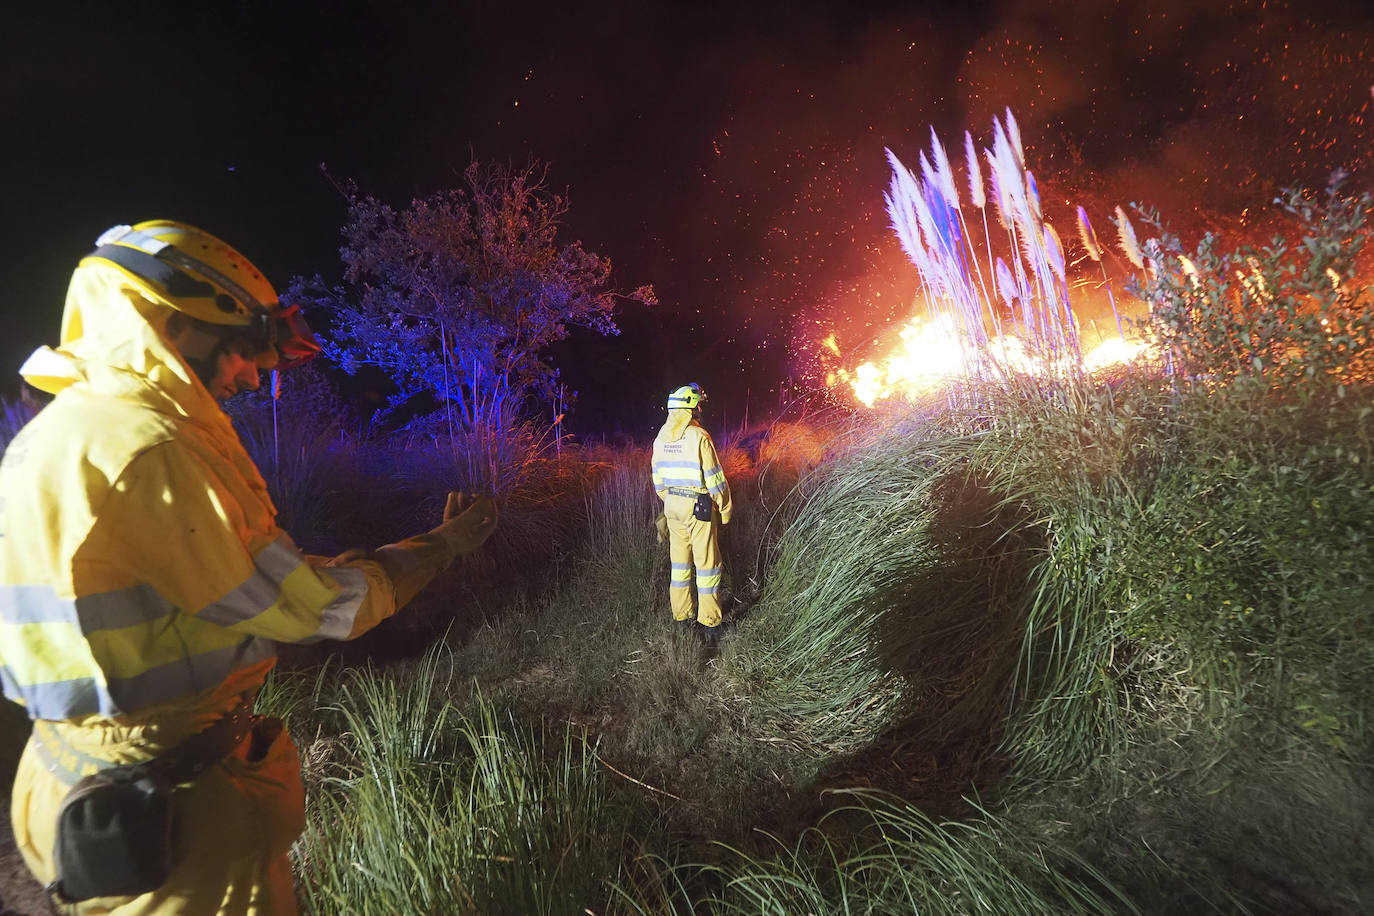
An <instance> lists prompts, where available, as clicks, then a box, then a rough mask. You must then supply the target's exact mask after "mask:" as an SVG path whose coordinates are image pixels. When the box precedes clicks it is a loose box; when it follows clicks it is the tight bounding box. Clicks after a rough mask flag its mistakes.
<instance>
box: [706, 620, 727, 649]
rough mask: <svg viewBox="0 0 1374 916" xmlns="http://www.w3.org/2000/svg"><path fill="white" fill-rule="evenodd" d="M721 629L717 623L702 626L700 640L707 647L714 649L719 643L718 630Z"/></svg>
mask: <svg viewBox="0 0 1374 916" xmlns="http://www.w3.org/2000/svg"><path fill="white" fill-rule="evenodd" d="M721 629H723V628H722V627H721V626H720V625H719V624H717V625H716V626H714V627H707V626H703V627H702V628H701V641H702V642H703V643H705V644H706V646H707V648H710V649H714V648H715V647H716V646H718V645H720V631H721Z"/></svg>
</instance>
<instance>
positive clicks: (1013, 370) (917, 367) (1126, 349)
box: [822, 317, 1144, 407]
mask: <svg viewBox="0 0 1374 916" xmlns="http://www.w3.org/2000/svg"><path fill="white" fill-rule="evenodd" d="M898 338H899V342H898V343H897V344H896V345H894V346H893V347H892V349H891V350H890V352H888V353H887V355H885V356H882V357H879V358H878V359H875V360H871V361H869V362H865V363H861V364H860V365H858V366H856V367H855V368H854V369H852V370H850V369H845V368H840V369H836V370H834V371H832V372H831V373H829V374H828V375H827V377H826V384H827V385H828V386H829V387H831V388H832V389H839V390H844V389H846V388H847V389H848V390H849V392H850V393H851V394H852V395H853V397H854V399H855V400H857V401H858V402H859V403H860V404H862V405H864V406H865V407H872V406H873V405H874V404H876V403H878V402H879V401H887V400H898V399H908V400H911V399H915V398H919V397H921V396H925V395H929V394H932V393H934V392H937V391H940V390H941V389H943V388H945V387H947V386H948V385H949V384H950V383H951V382H952V381H955V380H959V379H965V378H976V377H980V376H982V377H989V376H991V377H1007V376H1011V375H1046V374H1050V373H1051V372H1053V371H1056V370H1060V369H1062V368H1063V367H1062V366H1050V365H1046V364H1045V362H1044V360H1043V359H1039V358H1037V357H1035V356H1033V355H1032V354H1031V352H1030V351H1029V350H1028V349H1027V348H1026V346H1025V344H1024V342H1023V341H1022V340H1021V339H1020V338H1019V337H1015V336H1011V335H1004V336H1001V337H994V338H992V339H991V340H989V341H987V342H986V343H984V344H982V345H981V346H977V347H975V346H973V345H971V344H970V343H969V342H968V341H965V340H961V339H960V336H959V333H958V331H957V330H956V328H955V324H954V321H953V320H952V319H950V318H945V317H941V318H936V319H933V320H932V319H927V318H920V317H918V318H913V319H911V320H910V321H908V322H907V324H906V325H905V326H903V327H902V328H901V330H900V331H899V332H898ZM822 346H824V347H825V349H826V350H827V351H829V352H831V353H834V354H839V352H840V348H839V344H838V341H837V340H836V338H835V335H834V334H831V335H829V336H828V337H827V338H826V339H825V340H824V341H822ZM1143 351H1144V344H1143V343H1140V342H1139V341H1130V340H1122V339H1120V338H1116V337H1112V338H1108V339H1106V340H1104V341H1102V342H1101V343H1099V344H1097V345H1095V346H1094V347H1093V348H1092V349H1091V350H1090V351H1088V352H1087V353H1085V354H1083V357H1082V367H1083V369H1084V370H1085V371H1087V372H1096V371H1098V370H1101V369H1104V368H1106V367H1109V366H1116V365H1124V364H1126V363H1129V362H1131V361H1132V360H1134V359H1136V358H1137V357H1138V356H1139V355H1140V354H1141V353H1142V352H1143Z"/></svg>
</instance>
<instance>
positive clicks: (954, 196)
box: [930, 126, 959, 210]
mask: <svg viewBox="0 0 1374 916" xmlns="http://www.w3.org/2000/svg"><path fill="white" fill-rule="evenodd" d="M930 155H931V158H932V159H934V160H935V175H936V177H937V178H938V179H939V188H940V193H941V194H943V195H944V198H945V200H946V201H948V202H949V205H950V206H951V207H953V208H954V209H955V210H958V209H959V189H958V188H957V187H955V185H954V170H953V169H951V168H950V167H949V156H948V155H946V154H945V147H944V144H942V143H941V142H940V138H939V136H938V135H937V134H936V133H935V128H934V127H933V126H932V127H931V128H930Z"/></svg>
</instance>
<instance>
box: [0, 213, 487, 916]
mask: <svg viewBox="0 0 1374 916" xmlns="http://www.w3.org/2000/svg"><path fill="white" fill-rule="evenodd" d="M96 245H97V248H96V250H95V251H94V252H92V253H91V254H89V255H88V256H86V257H85V258H84V259H82V261H81V263H80V265H79V266H78V267H77V269H76V271H75V273H74V274H73V275H72V281H71V286H70V288H69V290H68V293H67V302H66V309H65V312H64V314H63V319H62V333H61V343H60V346H59V347H58V348H57V349H49V348H47V347H44V348H41V349H40V350H38V351H37V352H36V353H34V355H33V356H31V357H30V358H29V360H28V361H27V362H26V363H25V365H24V367H23V369H21V373H22V374H23V375H24V377H25V378H26V379H27V380H28V381H29V383H30V384H32V385H34V386H35V387H38V388H41V389H43V390H45V391H48V392H51V393H54V394H55V395H56V397H55V398H54V400H53V401H52V403H51V404H49V405H48V406H47V407H46V408H44V409H43V411H42V412H40V413H39V415H38V416H37V417H36V418H35V419H34V420H33V421H32V422H31V423H29V424H28V426H26V427H25V428H24V429H23V430H21V431H20V433H19V434H18V436H16V437H15V439H14V441H13V442H12V443H11V444H10V446H9V448H8V449H7V450H6V452H5V456H4V461H3V465H0V686H3V688H4V693H5V695H6V696H7V697H9V698H10V699H11V700H13V701H15V702H17V703H20V704H21V705H23V706H24V707H25V708H26V711H27V712H28V715H29V717H30V718H31V719H33V721H34V728H33V735H32V737H31V738H30V740H29V742H28V744H27V745H26V747H25V749H24V754H23V757H22V759H21V760H20V763H19V769H18V772H17V774H16V776H15V782H14V791H13V798H12V800H11V819H12V823H13V827H14V837H15V841H16V844H17V846H18V848H19V850H20V852H21V854H22V855H23V857H24V861H25V863H26V864H27V865H28V867H29V869H30V870H31V871H32V872H33V873H34V875H35V876H36V877H37V878H38V879H39V880H40V881H41V882H43V883H44V884H45V885H48V887H49V890H50V891H51V892H52V893H53V894H54V899H55V900H56V901H57V902H59V903H61V904H63V906H64V912H78V913H90V914H94V913H102V914H103V913H110V914H119V916H133V914H142V916H147V914H173V913H190V914H208V913H222V914H249V913H254V914H278V913H294V912H295V910H296V903H295V896H294V892H293V889H292V880H291V869H290V864H289V862H288V860H287V857H286V854H287V850H288V849H289V848H290V846H291V844H292V842H293V841H294V840H295V838H296V837H297V835H298V834H299V833H300V831H301V829H302V828H303V826H304V822H305V808H304V793H303V789H302V785H301V775H300V762H299V759H298V757H297V754H296V749H295V746H294V745H293V744H292V742H291V739H290V737H289V736H288V735H287V734H286V732H285V729H284V727H283V724H282V723H281V721H280V720H276V719H268V718H262V717H258V716H255V715H253V712H252V698H253V696H254V695H255V694H256V691H257V689H258V688H259V687H260V686H261V685H262V683H263V680H264V678H266V676H267V673H268V671H269V670H270V669H271V668H272V666H273V665H274V664H275V662H276V650H275V645H274V643H275V642H309V641H313V640H320V639H350V638H353V637H356V636H358V635H360V634H362V633H364V632H366V631H367V630H369V629H371V628H372V627H374V626H376V625H377V624H378V623H380V622H381V621H382V620H384V619H385V618H387V617H389V616H391V615H392V614H393V613H395V612H396V610H397V609H398V608H399V607H401V606H402V605H404V604H405V603H406V602H408V601H409V600H410V599H411V598H413V597H414V596H415V594H416V593H417V592H419V591H420V590H421V589H422V588H424V586H425V585H426V584H428V583H429V581H430V580H431V579H433V577H434V576H435V575H437V574H438V573H439V572H441V571H442V570H443V569H444V568H445V567H447V566H448V565H449V564H450V563H451V562H452V561H453V559H454V558H455V557H456V556H457V555H458V554H460V553H466V552H469V551H472V550H476V549H477V548H478V547H479V546H480V545H481V544H482V543H483V542H484V541H485V540H486V539H487V537H488V536H489V535H490V534H491V532H492V530H493V529H494V528H495V526H496V517H497V512H496V507H495V505H494V504H493V503H492V501H491V500H490V499H487V498H485V497H475V496H460V495H458V494H452V493H451V494H449V502H448V506H447V508H446V509H445V512H444V521H443V523H442V524H441V525H440V526H439V527H437V528H435V529H434V530H432V531H430V532H428V533H427V534H422V535H419V536H417V537H414V538H409V539H407V540H405V541H402V542H400V543H398V544H391V545H388V546H386V547H382V548H379V549H378V550H376V551H374V552H371V553H366V552H364V551H349V553H347V554H345V555H343V556H341V557H338V558H335V559H334V560H327V559H324V558H320V557H307V556H304V555H302V553H301V552H300V550H299V549H297V547H296V545H295V544H294V543H293V542H292V540H291V538H290V537H289V536H288V535H287V534H286V532H284V531H282V530H281V529H280V528H278V527H277V525H276V521H275V516H276V510H275V507H274V506H273V505H272V501H271V499H270V498H269V496H268V493H267V486H266V484H265V483H264V481H263V478H262V475H261V474H260V473H259V471H258V469H257V467H255V466H254V464H253V462H252V460H251V459H250V458H249V457H248V454H247V452H245V451H244V448H243V445H242V443H241V442H240V441H239V438H238V435H237V434H236V433H235V431H234V429H233V427H232V425H231V424H230V421H229V418H228V416H227V415H226V414H225V413H224V412H223V411H222V410H221V409H220V406H219V404H218V403H217V402H218V401H219V400H223V399H224V398H226V397H229V396H231V395H233V394H235V393H237V392H238V391H240V390H243V389H254V388H257V387H258V373H259V370H260V369H268V368H287V367H289V366H291V365H294V364H296V363H298V362H301V361H304V360H305V359H308V358H309V357H311V356H313V355H314V354H315V353H317V352H318V350H319V345H318V344H317V343H316V342H315V339H314V337H313V336H312V335H311V333H310V330H309V328H307V327H306V326H305V323H304V321H303V320H302V319H301V317H300V315H299V313H298V312H297V311H296V310H295V309H294V308H283V307H282V306H281V305H280V304H279V303H278V301H277V296H276V293H275V292H274V291H273V289H272V287H271V285H270V284H269V283H268V282H267V280H265V279H264V278H263V276H262V275H261V274H260V273H259V272H258V270H257V269H256V268H254V267H253V265H252V264H251V263H250V262H249V261H247V260H246V259H245V258H244V257H243V256H242V255H241V254H239V253H238V252H237V251H235V250H234V249H233V248H230V247H229V246H228V245H226V244H225V243H223V242H222V241H220V240H219V239H217V238H215V237H214V236H212V235H210V234H208V233H206V232H202V231H201V230H198V229H195V228H193V227H190V226H186V225H184V224H181V223H174V222H167V221H155V222H148V223H140V224H138V225H137V226H132V227H130V226H117V227H115V228H114V229H111V230H110V231H108V232H106V233H105V234H104V235H102V236H101V238H100V239H99V240H98V241H97V243H96ZM74 787H75V790H73V789H74Z"/></svg>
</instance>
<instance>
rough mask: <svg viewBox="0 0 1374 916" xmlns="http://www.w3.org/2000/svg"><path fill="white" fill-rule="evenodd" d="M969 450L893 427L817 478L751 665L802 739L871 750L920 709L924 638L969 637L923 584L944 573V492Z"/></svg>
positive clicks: (772, 591)
mask: <svg viewBox="0 0 1374 916" xmlns="http://www.w3.org/2000/svg"><path fill="white" fill-rule="evenodd" d="M962 445H963V443H962V442H961V440H959V439H958V438H947V439H937V438H935V437H933V436H931V435H930V433H929V431H928V430H917V431H913V432H910V433H908V434H907V435H906V437H904V438H897V435H896V433H895V432H893V431H891V430H888V431H886V433H885V434H883V435H879V436H876V437H875V438H874V440H873V441H871V442H869V443H868V444H866V445H861V446H859V445H856V446H854V448H853V450H852V451H851V452H850V453H849V454H848V455H846V457H845V458H844V459H843V460H839V461H836V462H834V463H833V464H832V465H831V466H830V467H828V468H826V469H823V470H820V471H817V472H816V474H815V476H813V477H812V478H811V479H810V480H809V481H808V491H809V498H808V499H807V500H806V502H805V504H804V505H803V506H802V507H801V508H800V510H799V512H798V515H797V517H796V520H795V521H794V522H793V523H792V524H791V525H790V526H789V527H788V529H787V531H786V532H785V533H784V534H783V535H782V537H781V539H780V541H779V544H778V555H777V559H776V560H775V562H774V563H773V564H772V567H771V569H770V572H769V579H768V583H767V586H766V588H765V589H764V592H763V595H762V597H761V599H760V614H759V616H760V620H759V621H758V623H757V624H756V625H755V626H754V627H753V628H752V629H753V630H754V635H755V636H756V638H757V639H758V640H759V645H758V646H757V648H753V649H751V651H750V657H749V658H745V659H742V660H741V664H742V665H743V666H744V667H745V668H746V669H756V670H754V671H752V672H751V673H750V675H749V676H750V677H759V678H762V679H763V680H764V682H766V683H769V684H770V685H771V688H770V689H771V691H772V695H771V696H769V697H768V698H767V700H766V703H767V704H769V705H775V707H776V708H777V709H778V711H779V712H781V713H782V714H783V715H784V716H786V717H787V718H788V719H789V720H791V722H790V724H789V726H788V728H787V732H788V734H789V735H790V736H791V737H792V739H793V740H796V741H799V742H802V743H809V744H812V745H814V746H816V747H824V748H827V749H829V750H830V751H832V752H838V751H841V750H852V749H855V748H857V747H861V746H863V744H864V743H866V742H867V741H869V740H871V737H872V735H873V734H874V733H875V732H876V731H877V730H879V729H880V728H881V727H883V726H884V725H887V724H890V723H891V722H892V721H893V719H894V718H895V717H896V716H898V715H899V714H900V713H901V712H902V711H903V710H904V709H905V708H906V707H907V705H908V704H909V702H910V699H911V697H910V692H909V691H910V689H911V688H910V686H909V684H908V681H907V679H906V678H905V675H906V674H907V673H908V672H909V671H910V670H911V669H912V668H914V667H917V665H916V663H915V661H914V660H913V659H912V658H911V657H910V656H909V655H908V649H909V648H910V647H912V646H916V645H919V643H920V638H919V636H918V635H917V634H918V632H924V633H927V634H928V635H930V636H932V637H934V638H941V637H943V638H944V639H945V640H949V639H951V638H955V639H957V638H958V636H959V635H960V627H959V625H958V623H957V621H956V620H955V619H954V617H955V616H957V611H953V612H952V611H951V609H950V608H948V607H944V606H940V605H939V603H937V602H933V601H928V600H927V599H929V598H930V597H931V595H929V594H922V591H921V585H920V584H921V583H925V584H927V585H929V584H930V583H931V582H932V581H933V579H935V578H938V577H939V576H940V575H941V573H942V566H941V564H942V563H943V562H944V557H943V555H942V552H941V548H942V545H941V543H940V541H939V539H938V536H936V535H934V534H933V533H932V532H933V530H934V529H935V528H936V526H937V524H938V523H939V522H940V519H941V511H942V506H941V503H940V500H939V498H938V497H937V493H938V491H939V487H940V484H941V481H942V480H945V479H947V475H948V474H949V473H950V470H951V467H952V464H953V460H954V457H955V456H956V455H957V454H958V452H959V450H960V448H961V446H962ZM944 597H949V596H944ZM927 628H928V629H927Z"/></svg>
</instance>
